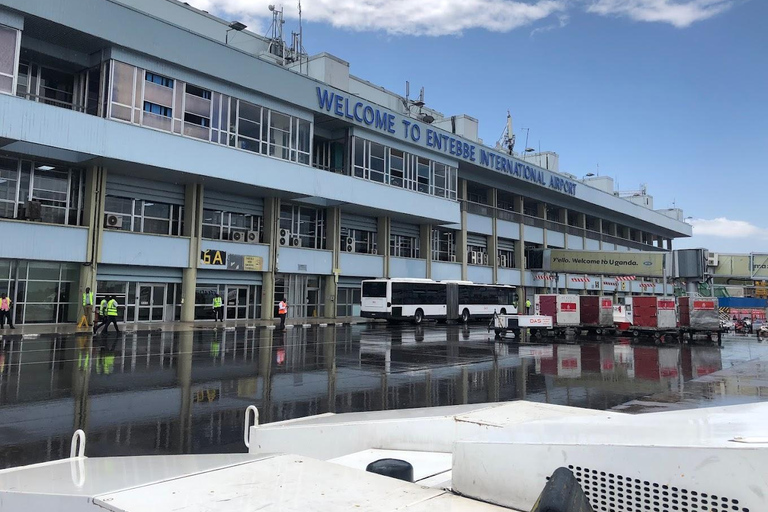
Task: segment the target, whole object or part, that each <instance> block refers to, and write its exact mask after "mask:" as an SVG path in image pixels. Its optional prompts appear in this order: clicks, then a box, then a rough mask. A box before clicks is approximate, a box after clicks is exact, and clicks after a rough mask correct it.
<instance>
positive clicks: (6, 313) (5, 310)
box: [0, 294, 15, 329]
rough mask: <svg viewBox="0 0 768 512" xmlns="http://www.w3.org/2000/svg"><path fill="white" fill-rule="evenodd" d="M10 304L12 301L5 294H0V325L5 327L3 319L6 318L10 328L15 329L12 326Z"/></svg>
mask: <svg viewBox="0 0 768 512" xmlns="http://www.w3.org/2000/svg"><path fill="white" fill-rule="evenodd" d="M11 304H13V301H12V300H11V299H10V297H8V296H7V295H6V294H2V295H1V296H0V327H2V328H3V329H5V321H6V320H8V325H9V326H10V327H11V329H15V327H14V326H13V315H11Z"/></svg>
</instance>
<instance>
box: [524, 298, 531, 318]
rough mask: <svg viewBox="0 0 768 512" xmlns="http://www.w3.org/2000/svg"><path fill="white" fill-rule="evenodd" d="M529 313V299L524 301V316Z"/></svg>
mask: <svg viewBox="0 0 768 512" xmlns="http://www.w3.org/2000/svg"><path fill="white" fill-rule="evenodd" d="M530 313H531V299H525V314H526V315H528V314H530Z"/></svg>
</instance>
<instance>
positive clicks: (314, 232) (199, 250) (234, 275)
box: [0, 0, 690, 323]
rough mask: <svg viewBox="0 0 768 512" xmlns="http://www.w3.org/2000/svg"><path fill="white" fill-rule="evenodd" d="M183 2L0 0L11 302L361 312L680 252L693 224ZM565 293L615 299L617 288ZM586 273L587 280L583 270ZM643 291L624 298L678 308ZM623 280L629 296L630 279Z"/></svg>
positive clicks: (183, 313)
mask: <svg viewBox="0 0 768 512" xmlns="http://www.w3.org/2000/svg"><path fill="white" fill-rule="evenodd" d="M228 25H229V24H228V22H225V21H223V20H220V19H217V18H214V17H212V16H210V15H208V14H206V13H204V12H201V11H198V10H195V9H193V8H191V7H189V6H186V5H184V4H182V3H179V2H175V1H172V0H152V1H150V0H2V1H1V2H0V93H2V94H0V116H2V123H0V175H1V176H0V178H1V179H2V182H0V239H2V240H3V243H2V244H0V291H5V292H6V293H9V294H10V296H11V297H12V298H13V299H14V301H15V304H14V308H15V313H14V314H15V318H16V320H17V321H18V322H19V323H35V322H39V323H56V322H71V321H75V320H77V318H78V317H79V314H80V313H79V307H78V304H79V300H80V296H81V294H82V290H84V289H85V287H86V286H90V287H91V288H92V289H94V290H96V292H97V295H98V296H103V295H104V294H115V295H117V297H118V301H119V302H120V303H121V304H123V305H125V307H124V308H123V311H124V313H123V315H124V320H125V321H175V320H184V321H189V320H193V319H201V318H207V317H209V316H210V315H211V312H210V304H211V300H212V297H213V296H214V295H215V294H216V293H220V294H221V295H222V296H223V297H224V299H225V304H226V308H225V309H226V316H227V318H228V319H247V318H265V319H268V318H272V317H273V315H274V312H275V311H274V306H275V304H276V302H277V301H278V300H279V298H281V297H282V296H286V297H287V298H288V300H289V303H290V304H292V306H293V307H292V308H291V316H296V317H312V316H318V317H337V316H350V315H354V314H356V313H357V311H358V308H359V284H360V281H361V280H362V279H364V278H371V277H429V278H433V279H468V280H472V281H475V282H480V283H505V284H513V285H517V286H521V287H525V288H526V291H527V292H528V293H530V292H533V291H534V290H535V289H537V288H542V287H545V286H547V285H548V283H547V282H546V281H544V280H543V279H540V277H541V276H540V275H539V274H538V273H537V272H536V271H535V270H534V271H531V270H527V269H530V268H535V267H536V261H534V260H535V256H534V255H535V254H537V252H536V251H535V249H542V248H546V247H565V248H571V249H606V250H637V249H651V250H669V249H671V241H672V240H673V239H674V238H676V237H680V236H690V226H688V225H687V224H685V223H683V222H682V221H681V220H680V217H677V218H673V217H670V216H668V215H665V214H663V213H660V212H657V211H654V210H652V209H649V208H647V207H644V206H641V205H638V204H634V203H632V202H631V201H628V200H626V199H623V198H620V197H617V196H615V195H614V194H611V193H606V192H605V191H602V190H600V189H598V188H595V187H592V186H590V185H589V184H588V183H585V182H583V181H579V180H576V179H573V178H572V177H570V176H568V175H563V174H559V173H557V172H552V171H549V170H545V169H543V168H541V167H538V166H535V165H532V164H531V163H529V162H526V161H523V160H520V159H518V158H516V157H514V156H509V155H505V154H504V153H503V152H500V151H498V150H495V149H492V148H489V147H486V146H484V145H483V144H481V143H480V142H479V140H478V138H477V122H476V121H475V120H473V119H472V118H470V117H467V116H454V117H444V116H441V115H439V114H437V113H436V112H433V113H434V117H435V118H436V119H435V121H434V122H433V123H431V124H427V123H425V122H423V121H421V120H419V119H420V118H419V116H417V115H416V112H415V110H417V109H413V108H410V105H408V103H407V102H405V101H404V99H403V98H401V97H399V96H398V95H396V94H393V93H390V92H388V91H386V90H384V89H381V88H379V87H376V86H374V85H372V84H370V83H368V82H365V81H363V80H360V79H358V78H355V77H354V76H352V75H350V74H349V65H348V64H347V63H345V62H343V61H341V60H339V59H337V58H335V57H333V56H330V55H327V54H321V55H318V56H315V57H310V58H301V59H299V60H298V61H294V62H290V61H291V59H288V60H287V61H286V60H285V59H284V58H283V55H280V56H279V57H278V56H276V53H278V54H279V53H281V52H276V51H274V48H272V51H270V44H269V41H267V40H265V39H264V38H262V37H260V36H257V35H254V34H251V33H249V32H247V31H243V32H237V31H234V32H233V31H232V30H231V29H230V28H229V26H228ZM577 277H579V276H575V277H574V278H572V277H571V276H560V278H561V280H562V283H560V285H561V288H567V289H572V290H574V291H577V292H578V291H584V290H587V291H590V292H595V293H597V292H599V291H600V290H603V291H606V292H613V291H615V290H616V287H613V288H612V287H611V284H610V279H606V280H600V279H593V280H591V281H589V282H583V281H579V280H576V278H577ZM581 277H583V276H581ZM636 285H639V283H635V284H630V285H629V288H627V285H626V284H625V285H624V286H625V288H624V291H626V292H630V291H638V292H639V291H646V292H657V293H661V292H662V291H663V290H662V289H661V288H662V285H661V284H658V285H655V286H654V287H652V288H651V289H650V290H649V289H648V287H645V288H644V289H643V290H641V289H640V288H637V289H636V290H635V289H634V288H633V287H635V286H636ZM617 286H620V285H617Z"/></svg>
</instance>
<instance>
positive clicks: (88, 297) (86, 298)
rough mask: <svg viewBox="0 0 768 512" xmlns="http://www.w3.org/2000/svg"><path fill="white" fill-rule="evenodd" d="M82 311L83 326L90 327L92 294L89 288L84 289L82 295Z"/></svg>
mask: <svg viewBox="0 0 768 512" xmlns="http://www.w3.org/2000/svg"><path fill="white" fill-rule="evenodd" d="M83 310H84V311H85V326H86V327H90V325H91V322H92V321H93V292H92V291H91V289H90V288H86V289H85V293H84V294H83Z"/></svg>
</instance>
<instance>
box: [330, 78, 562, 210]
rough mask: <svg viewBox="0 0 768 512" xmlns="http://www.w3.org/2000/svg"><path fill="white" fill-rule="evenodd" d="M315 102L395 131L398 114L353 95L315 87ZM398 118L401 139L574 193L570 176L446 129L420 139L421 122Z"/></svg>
mask: <svg viewBox="0 0 768 512" xmlns="http://www.w3.org/2000/svg"><path fill="white" fill-rule="evenodd" d="M351 102H354V105H351V106H350V103H351ZM317 103H318V106H319V108H320V110H324V111H326V112H329V113H331V114H332V115H335V116H337V117H340V118H342V119H348V120H350V121H354V122H356V123H358V124H364V125H366V126H368V127H369V128H371V129H375V130H379V131H381V132H386V133H389V134H392V135H395V134H396V132H397V130H396V128H395V126H396V122H397V119H398V118H399V117H400V116H398V115H397V114H393V113H392V112H389V111H387V110H384V109H382V108H379V107H378V106H375V105H370V104H366V103H364V102H362V101H356V98H350V97H349V96H345V95H343V94H339V93H336V92H330V91H328V89H323V88H321V87H317ZM400 122H401V123H402V124H403V133H402V138H403V139H404V140H408V141H411V142H414V143H418V144H419V145H422V146H426V147H428V148H431V149H433V150H435V151H441V152H443V153H446V154H449V155H452V156H455V157H456V158H460V159H462V160H464V161H467V162H476V163H477V164H478V165H480V166H482V167H485V168H486V169H491V170H494V171H497V172H500V173H503V174H507V175H510V176H514V177H515V178H518V179H523V180H526V181H528V182H530V183H535V184H536V185H540V186H542V187H547V188H549V189H551V190H554V191H557V192H561V193H563V194H568V195H572V196H575V195H576V187H577V184H576V183H574V182H573V181H571V180H568V179H566V178H563V177H561V176H558V175H556V174H554V173H551V172H549V171H545V170H544V169H541V168H538V167H535V166H532V165H529V164H526V163H525V162H521V161H518V160H517V159H515V158H514V157H510V156H507V155H502V154H500V153H496V152H494V151H492V150H490V149H487V148H485V147H483V146H478V145H476V144H473V143H471V142H467V141H465V140H463V139H460V138H457V137H455V136H451V135H448V134H446V133H440V132H438V131H437V130H435V129H434V128H431V127H429V126H427V127H425V132H424V134H425V137H424V139H423V140H422V138H421V129H422V126H421V125H420V124H418V123H416V122H414V121H412V120H410V119H400Z"/></svg>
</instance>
